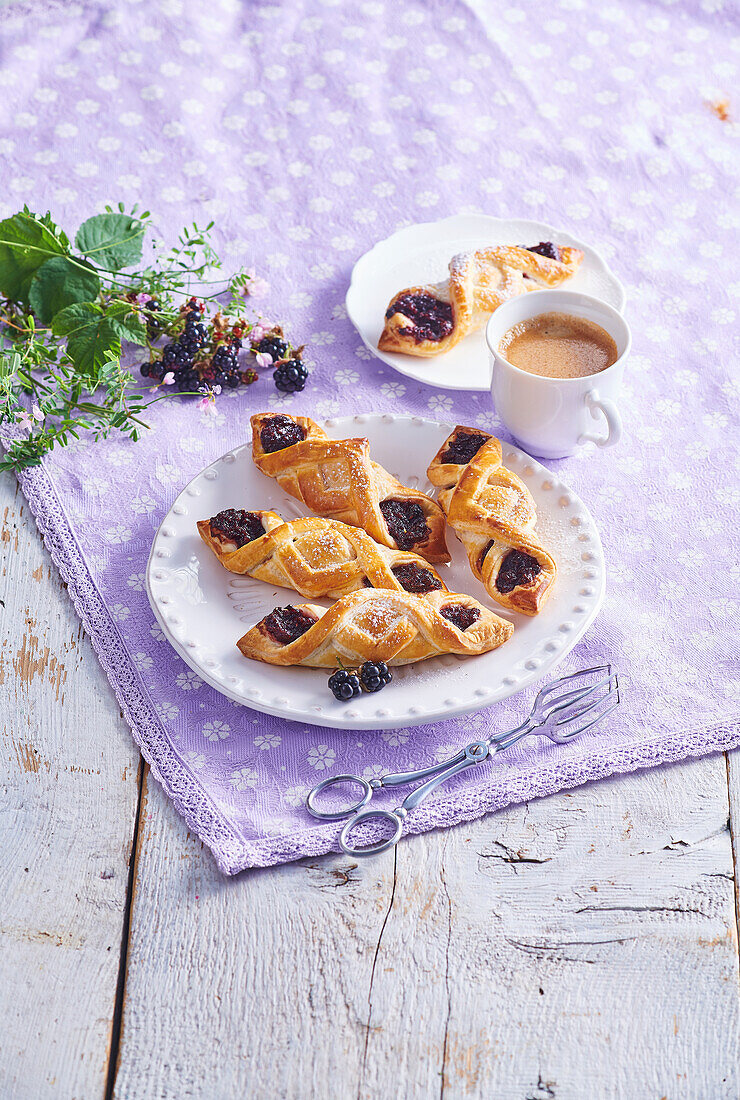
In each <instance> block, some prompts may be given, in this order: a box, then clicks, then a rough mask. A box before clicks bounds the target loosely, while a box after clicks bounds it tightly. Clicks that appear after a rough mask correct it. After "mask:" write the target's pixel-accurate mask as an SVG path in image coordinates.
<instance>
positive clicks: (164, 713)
mask: <svg viewBox="0 0 740 1100" xmlns="http://www.w3.org/2000/svg"><path fill="white" fill-rule="evenodd" d="M179 713H180V708H179V707H178V706H177V705H176V704H175V703H157V714H158V715H159V717H160V718H164V720H165V722H171V721H172V719H173V718H177V716H178V714H179Z"/></svg>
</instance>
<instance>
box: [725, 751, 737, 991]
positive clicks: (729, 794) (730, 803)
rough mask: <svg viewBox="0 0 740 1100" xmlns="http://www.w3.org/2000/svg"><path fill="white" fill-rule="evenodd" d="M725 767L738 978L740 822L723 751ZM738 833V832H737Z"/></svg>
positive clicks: (728, 763)
mask: <svg viewBox="0 0 740 1100" xmlns="http://www.w3.org/2000/svg"><path fill="white" fill-rule="evenodd" d="M724 755H725V769H726V771H727V807H728V809H727V812H728V814H729V818H728V821H727V828H728V830H729V833H730V847H731V849H732V884H733V886H734V889H735V946H736V947H737V950H738V978H739V979H740V884H739V883H738V877H737V874H738V869H737V843H736V839H735V834H736V832H738V830H736V829H735V828H733V825H734V824H736V825H738V827H739V829H740V822H735V821H734V820H733V819H734V817H735V813H734V810H735V799H734V796H733V787H732V776H731V775H730V755H729V753H725V754H724ZM738 835H740V832H738Z"/></svg>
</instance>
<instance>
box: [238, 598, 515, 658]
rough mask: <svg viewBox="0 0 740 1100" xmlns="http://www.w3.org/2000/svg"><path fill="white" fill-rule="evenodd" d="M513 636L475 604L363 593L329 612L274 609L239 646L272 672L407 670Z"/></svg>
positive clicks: (468, 653)
mask: <svg viewBox="0 0 740 1100" xmlns="http://www.w3.org/2000/svg"><path fill="white" fill-rule="evenodd" d="M513 630H514V627H513V626H512V624H511V623H509V622H506V621H505V620H503V619H500V618H499V617H498V616H497V615H494V613H493V612H492V611H490V610H489V609H488V608H486V607H483V606H482V605H481V604H479V603H478V602H477V600H474V599H473V597H472V596H464V595H460V594H457V593H451V592H430V593H429V594H428V595H426V596H411V595H409V594H408V593H406V592H389V591H385V590H383V591H373V592H371V591H360V592H353V593H351V594H350V595H349V596H344V598H343V599H341V600H339V601H338V603H335V604H334V605H333V606H332V607H330V608H329V609H328V610H325V609H324V608H323V607H318V606H316V605H313V604H301V605H299V606H298V607H292V606H291V607H278V608H275V610H274V611H272V612H271V613H270V614H269V615H267V616H266V617H265V618H264V619H262V621H261V622H259V623H257V625H256V626H253V627H252V629H251V630H249V631H248V632H247V633H246V634H245V635H244V637H243V638H240V639H239V641H238V642H237V645H238V647H239V649H240V650H241V652H242V653H243V654H244V656H245V657H251V658H253V659H254V660H257V661H266V662H267V663H268V664H272V665H308V666H310V667H312V668H336V666H337V665H338V664H340V662H341V663H342V664H344V665H356V664H359V663H360V662H363V661H385V662H386V663H387V664H392V665H405V664H410V663H412V662H413V661H421V660H424V659H425V658H426V657H434V656H437V655H438V654H440V653H457V654H460V655H465V656H474V655H476V654H479V653H487V652H488V651H489V650H491V649H496V647H497V646H500V645H502V644H503V643H504V642H505V641H506V640H507V639H508V638H510V637H511V635H512V633H513Z"/></svg>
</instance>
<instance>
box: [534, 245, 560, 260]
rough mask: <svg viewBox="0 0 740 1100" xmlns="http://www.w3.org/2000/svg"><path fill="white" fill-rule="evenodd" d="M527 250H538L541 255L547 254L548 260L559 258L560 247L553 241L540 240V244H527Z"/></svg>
mask: <svg viewBox="0 0 740 1100" xmlns="http://www.w3.org/2000/svg"><path fill="white" fill-rule="evenodd" d="M526 248H527V252H536V253H537V254H538V255H539V256H547V258H548V260H559V259H560V249H559V248H558V246H557V245H556V244H553V243H552V241H540V243H539V244H535V245H532V246H531V247H530V246H529V245H527V246H526Z"/></svg>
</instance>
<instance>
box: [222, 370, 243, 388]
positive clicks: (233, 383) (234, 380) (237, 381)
mask: <svg viewBox="0 0 740 1100" xmlns="http://www.w3.org/2000/svg"><path fill="white" fill-rule="evenodd" d="M241 381H242V380H241V378H240V376H239V372H238V371H236V372H231V373H229V374H227V375H226V385H227V386H228V388H229V389H230V390H236V389H238V388H239V386H240V385H241Z"/></svg>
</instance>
